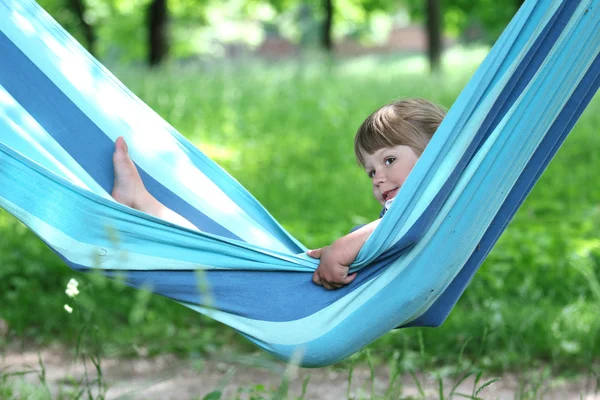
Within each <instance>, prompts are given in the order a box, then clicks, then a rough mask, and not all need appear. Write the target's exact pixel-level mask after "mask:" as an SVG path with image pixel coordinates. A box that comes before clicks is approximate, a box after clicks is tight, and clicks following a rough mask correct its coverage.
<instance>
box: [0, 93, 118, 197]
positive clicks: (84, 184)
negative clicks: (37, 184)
mask: <svg viewBox="0 0 600 400" xmlns="http://www.w3.org/2000/svg"><path fill="white" fill-rule="evenodd" d="M9 109H12V113H15V114H19V115H20V118H21V119H22V122H23V123H24V124H26V126H23V124H21V125H19V124H17V123H16V121H13V120H12V118H11V117H9V116H8V111H9ZM0 120H4V121H5V123H6V124H7V126H8V128H9V130H8V131H4V132H3V133H2V136H1V137H0V143H3V144H5V145H7V146H9V147H11V148H12V149H13V150H15V151H18V152H20V153H21V154H22V155H23V156H25V157H27V158H29V159H30V160H32V161H33V162H35V163H37V164H39V165H41V166H43V167H44V168H46V169H47V170H48V171H51V172H52V173H55V174H57V175H59V176H61V177H63V178H64V179H67V180H68V181H70V182H72V183H73V184H75V185H77V186H79V187H81V188H83V189H86V190H89V191H92V192H94V193H95V194H97V195H99V196H101V197H104V198H106V199H110V200H112V197H111V196H110V195H109V194H108V193H107V192H106V191H105V190H104V189H102V187H101V186H100V185H98V183H97V182H96V181H95V180H94V179H93V178H92V177H91V176H90V175H89V174H88V173H87V172H86V171H85V170H84V169H83V168H82V167H81V165H79V164H78V163H77V162H76V161H75V160H74V159H73V158H72V157H71V156H70V155H69V154H68V153H67V152H66V151H65V150H64V149H63V148H62V147H61V146H60V145H59V144H58V142H56V140H54V138H52V137H51V136H50V135H49V134H48V132H46V131H45V130H44V128H42V126H41V125H40V124H38V122H37V121H36V120H35V119H34V118H33V117H32V116H31V115H30V114H29V113H27V111H25V109H23V107H21V106H20V105H19V104H18V103H17V102H16V100H15V99H14V98H13V97H12V96H10V94H9V93H8V92H7V91H6V90H5V89H4V87H3V86H2V85H0ZM24 128H26V129H27V131H25V130H24ZM59 160H60V161H59Z"/></svg>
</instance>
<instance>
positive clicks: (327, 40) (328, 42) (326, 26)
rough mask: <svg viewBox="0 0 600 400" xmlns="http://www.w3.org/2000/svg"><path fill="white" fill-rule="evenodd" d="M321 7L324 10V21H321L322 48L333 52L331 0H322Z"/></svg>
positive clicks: (332, 9) (332, 10)
mask: <svg viewBox="0 0 600 400" xmlns="http://www.w3.org/2000/svg"><path fill="white" fill-rule="evenodd" d="M323 6H324V7H323V8H324V11H325V21H323V36H322V41H323V42H322V43H323V48H324V49H325V51H327V52H328V53H331V52H333V39H332V29H333V12H334V8H333V0H323Z"/></svg>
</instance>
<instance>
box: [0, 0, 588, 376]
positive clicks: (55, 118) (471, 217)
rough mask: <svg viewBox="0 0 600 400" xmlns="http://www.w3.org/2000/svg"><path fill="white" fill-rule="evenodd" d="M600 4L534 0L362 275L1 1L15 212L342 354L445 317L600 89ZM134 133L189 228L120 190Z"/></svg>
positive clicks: (53, 235) (169, 288)
mask: <svg viewBox="0 0 600 400" xmlns="http://www.w3.org/2000/svg"><path fill="white" fill-rule="evenodd" d="M599 23H600V0H563V1H559V0H528V1H527V2H526V3H525V4H524V5H523V6H522V7H521V10H520V11H519V13H518V14H517V15H516V16H515V18H514V19H513V21H512V22H511V23H510V25H509V26H508V27H507V28H506V30H505V32H504V33H503V35H502V37H501V38H500V39H499V40H498V42H497V43H496V45H495V46H494V48H493V49H492V50H491V52H490V54H489V55H488V57H487V58H486V59H485V61H484V62H483V64H482V65H481V67H480V68H479V70H478V71H477V72H476V73H475V75H474V76H473V78H472V79H471V81H470V83H469V84H468V85H467V86H466V88H465V89H464V90H463V92H462V93H461V95H460V96H459V98H458V100H457V101H456V103H455V104H454V106H453V107H452V109H451V110H450V112H449V113H448V116H447V118H446V119H445V120H444V122H443V124H442V126H441V127H440V129H439V130H438V132H437V133H436V135H435V136H434V138H433V140H432V141H431V143H430V145H429V146H428V147H427V149H426V151H425V152H424V154H423V156H422V157H421V159H420V160H419V162H418V163H417V166H416V167H415V169H414V170H413V172H412V173H411V175H410V176H409V178H408V180H407V181H406V183H405V184H404V186H403V187H402V190H401V192H400V193H399V194H398V197H397V198H396V200H395V201H394V203H393V206H392V207H391V208H390V210H389V211H388V212H387V214H386V215H385V217H384V218H383V220H382V222H381V224H380V225H379V227H378V228H377V230H376V231H375V232H374V233H373V234H372V235H371V237H370V238H369V240H368V241H367V243H366V244H365V246H364V247H363V248H362V250H361V252H360V253H359V256H358V258H357V260H356V262H355V263H354V264H353V267H352V269H353V270H360V272H359V273H358V277H357V279H356V280H355V281H354V282H353V283H352V284H351V285H349V286H347V287H344V288H342V289H339V290H335V291H326V290H324V289H323V288H321V287H319V286H316V285H314V284H313V283H312V282H311V274H312V272H313V271H314V269H315V268H316V266H317V264H318V262H317V261H316V260H312V259H310V258H309V257H307V256H306V255H305V254H304V251H305V250H306V248H305V247H304V246H302V244H300V243H299V242H298V241H297V240H295V239H294V238H293V237H292V236H291V235H290V234H289V233H287V232H286V231H285V230H284V229H283V228H282V227H281V226H280V225H279V224H278V223H277V221H275V220H274V219H273V218H272V217H271V216H270V215H269V213H268V212H267V211H266V210H265V209H264V208H263V207H262V206H261V205H260V204H259V203H258V202H257V201H256V200H255V199H254V198H253V197H252V195H251V194H250V193H248V192H247V191H246V190H245V189H244V188H243V187H241V185H240V184H239V183H237V182H236V181H235V180H234V179H233V178H232V177H230V176H229V175H228V174H227V173H226V172H224V171H223V170H222V169H221V168H220V167H219V166H217V165H216V164H215V163H213V162H212V161H211V160H210V159H208V158H207V157H206V156H205V155H203V154H202V153H201V152H199V151H198V150H197V149H196V148H195V147H193V146H192V145H191V144H190V143H189V142H188V141H187V140H186V139H184V138H183V137H182V136H181V135H180V134H179V133H177V132H176V131H175V130H174V129H173V128H172V127H171V126H169V125H168V124H167V123H166V122H165V121H163V120H162V119H161V118H160V117H159V116H158V115H157V114H155V113H154V112H153V111H152V110H151V109H149V108H148V107H147V106H146V105H144V104H143V103H142V102H141V101H140V100H139V99H138V98H137V97H135V95H133V94H132V93H131V92H130V91H128V90H127V89H126V88H125V87H124V86H123V85H122V84H121V83H120V82H119V81H118V80H117V79H116V78H115V77H114V76H113V75H111V74H110V72H108V71H107V70H106V69H104V68H103V67H102V65H100V64H99V63H98V62H97V61H96V60H94V59H93V58H92V57H91V56H90V55H89V54H88V53H87V52H86V51H85V50H83V49H82V48H81V47H80V46H79V45H78V44H77V43H76V42H75V40H74V39H73V38H72V37H70V36H69V35H68V34H67V33H66V32H65V31H64V30H63V29H62V28H61V27H60V26H58V25H57V24H56V23H55V22H54V21H53V20H52V19H51V18H50V17H49V16H48V15H47V14H46V13H45V12H44V11H43V10H41V9H40V8H39V7H38V6H37V5H36V4H35V3H34V2H32V1H30V0H0V207H2V208H4V209H6V210H8V212H10V213H11V214H13V215H15V216H16V217H17V218H18V219H20V220H21V221H22V222H23V223H25V224H26V225H27V226H28V227H29V228H31V229H32V230H33V231H34V232H35V233H36V234H37V235H38V236H39V237H40V238H41V239H42V240H43V241H44V242H45V243H47V244H48V246H50V247H51V248H52V249H53V250H54V251H55V252H56V253H57V254H58V255H59V256H60V257H61V258H62V259H63V260H64V261H65V263H67V264H68V265H69V266H70V267H71V268H73V269H76V270H81V271H87V270H89V269H91V268H100V269H102V270H103V271H105V273H106V274H107V275H109V276H115V275H116V274H119V275H123V276H125V277H126V280H127V282H128V283H129V284H131V285H133V286H136V287H140V286H145V287H147V286H150V287H151V288H152V290H153V291H154V292H156V293H159V294H161V295H164V296H168V297H170V298H172V299H174V300H176V301H178V302H180V303H182V304H184V305H185V306H187V307H190V308H192V309H194V310H196V311H198V312H201V313H204V314H206V315H208V316H210V317H212V318H215V319H217V320H219V321H222V322H224V323H225V324H227V325H229V326H231V327H232V328H234V329H236V330H237V331H239V332H240V333H242V334H243V335H245V336H246V337H248V338H249V339H250V340H252V341H253V342H254V343H256V344H257V345H258V346H260V347H262V348H263V349H265V350H267V351H268V352H270V353H272V354H274V355H276V356H278V357H280V358H282V359H290V358H292V357H293V358H294V359H301V364H302V365H305V366H321V365H326V364H330V363H333V362H336V361H339V360H341V359H343V358H345V357H347V356H348V355H350V354H352V353H353V352H355V351H357V350H359V349H361V348H362V347H364V346H366V345H367V344H369V343H371V342H372V341H374V340H375V339H377V338H378V337H380V336H382V335H383V334H385V333H386V332H388V331H389V330H390V329H393V328H394V327H397V326H437V325H440V324H441V323H442V322H443V321H444V320H445V318H446V317H447V315H448V313H449V312H450V309H451V308H452V307H453V305H454V304H455V303H456V301H457V299H458V297H459V296H460V295H461V293H462V292H463V290H464V288H465V286H466V285H467V284H468V282H469V281H470V279H471V278H472V276H473V274H474V273H475V271H476V270H477V268H478V267H479V265H480V264H481V262H482V261H483V259H484V258H485V256H486V255H487V254H488V252H489V251H490V250H491V248H492V246H493V245H494V243H495V242H496V240H497V239H498V237H499V236H500V234H501V233H502V231H503V230H504V229H505V227H506V225H507V224H508V222H509V221H510V219H511V218H512V216H513V215H514V213H515V212H516V210H517V209H518V207H519V206H520V204H521V203H522V202H523V200H524V198H525V196H526V195H527V194H528V193H529V191H530V190H531V188H532V186H533V185H534V184H535V182H536V181H537V179H538V178H539V176H540V174H541V173H542V172H543V170H544V169H545V168H546V166H547V164H548V162H549V161H550V159H551V158H552V156H553V155H554V154H555V152H556V151H557V150H558V148H559V147H560V145H561V144H562V142H563V140H564V139H565V137H566V135H567V134H568V133H569V131H570V130H571V128H572V127H573V125H574V124H575V122H576V121H577V119H578V118H579V116H580V114H581V113H582V111H583V110H584V108H585V107H586V105H587V104H588V102H589V101H590V100H591V98H592V97H593V96H594V94H595V92H596V91H597V89H598V86H599V84H600V56H599V50H600V35H599V34H598V32H600V26H599ZM121 135H122V136H124V137H125V138H126V140H127V142H128V143H129V148H130V150H131V155H132V158H133V160H134V162H135V163H136V165H137V167H138V168H139V170H140V172H141V175H142V178H143V179H144V181H145V182H146V185H147V187H148V189H149V190H150V192H151V193H152V194H153V195H154V196H155V197H157V198H158V199H159V200H160V201H161V202H163V203H164V204H166V205H167V206H168V207H170V208H171V209H173V210H175V211H176V212H178V213H180V214H181V215H182V216H184V217H185V218H187V219H188V220H189V221H191V222H192V223H193V224H194V225H196V226H197V227H198V229H199V231H193V230H188V229H185V228H181V227H178V226H175V225H173V224H170V223H168V222H165V221H162V220H160V219H157V218H154V217H152V216H149V215H146V214H144V213H141V212H139V211H136V210H133V209H130V208H128V207H125V206H123V205H121V204H118V203H116V202H115V201H113V199H112V198H111V197H110V195H109V193H110V191H111V188H112V183H113V170H112V163H111V156H112V152H113V149H114V141H115V140H116V138H117V137H118V136H121Z"/></svg>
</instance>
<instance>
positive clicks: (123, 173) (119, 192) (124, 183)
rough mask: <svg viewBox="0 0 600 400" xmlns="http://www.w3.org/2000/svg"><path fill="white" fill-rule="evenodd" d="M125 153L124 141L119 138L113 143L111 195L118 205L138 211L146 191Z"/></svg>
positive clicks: (125, 144) (133, 165) (125, 145)
mask: <svg viewBox="0 0 600 400" xmlns="http://www.w3.org/2000/svg"><path fill="white" fill-rule="evenodd" d="M127 151H128V150H127V143H125V139H123V137H122V136H119V137H118V138H117V141H116V142H115V152H114V154H113V165H114V167H115V184H114V186H113V191H112V194H111V195H112V197H113V198H114V199H115V200H116V201H118V202H119V203H121V204H125V205H126V206H129V207H131V208H137V209H139V202H140V200H141V199H142V198H143V196H144V195H145V194H146V193H147V191H146V187H145V186H144V183H143V182H142V178H141V177H140V174H139V173H138V170H137V168H136V167H135V164H134V163H133V161H131V158H130V157H129V154H128V153H127Z"/></svg>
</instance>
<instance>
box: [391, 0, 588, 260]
mask: <svg viewBox="0 0 600 400" xmlns="http://www.w3.org/2000/svg"><path fill="white" fill-rule="evenodd" d="M580 2H581V0H573V1H570V2H563V3H562V5H561V7H559V8H558V9H557V10H556V12H555V14H554V15H553V16H552V18H551V19H550V21H549V25H547V26H546V27H545V28H544V30H543V31H542V32H541V33H540V35H539V36H538V38H537V39H536V41H535V43H534V44H533V45H532V47H531V48H530V49H529V50H528V52H527V54H525V56H524V58H523V60H522V62H521V63H520V64H519V66H518V67H517V68H516V70H515V72H514V74H513V75H512V76H511V78H510V79H509V81H508V82H507V84H506V86H505V87H504V88H503V90H502V93H500V95H499V96H498V99H497V100H496V102H495V103H494V105H493V106H492V107H491V109H490V112H489V114H488V115H487V116H486V118H485V120H484V122H483V123H482V125H481V126H480V127H479V129H478V131H477V134H476V135H475V137H474V138H473V141H472V142H471V144H470V145H469V147H468V148H467V150H466V151H465V154H464V155H463V156H462V158H461V160H460V161H459V162H458V164H457V166H456V168H455V169H454V171H453V172H452V173H451V174H450V176H449V177H448V180H447V181H446V183H445V184H444V185H443V186H442V188H441V189H440V191H439V192H438V193H437V195H436V196H435V197H434V199H433V200H432V202H431V203H430V205H429V206H428V207H427V209H426V210H425V211H424V212H423V214H422V215H421V217H419V219H418V220H417V221H416V222H415V224H414V225H413V227H412V228H411V229H410V230H409V231H408V232H407V234H406V235H405V236H404V237H403V238H401V239H400V240H399V241H398V242H397V243H396V244H395V245H394V246H393V247H391V248H390V249H388V250H387V251H386V252H384V253H383V254H382V255H381V259H387V258H389V257H392V258H394V257H398V255H399V254H401V253H402V252H404V251H405V250H406V249H407V248H409V247H410V246H412V245H413V244H414V243H415V242H416V241H418V240H419V239H420V238H421V237H423V235H424V234H425V232H427V230H428V229H429V227H430V226H431V224H432V223H433V220H434V219H435V217H436V216H437V214H438V213H439V210H440V209H441V208H442V206H443V205H444V203H445V201H446V199H447V198H448V196H449V195H450V192H451V191H452V189H453V188H454V186H455V185H456V182H457V181H458V179H459V178H460V175H461V174H462V172H463V170H464V169H465V168H466V166H467V165H468V164H469V162H470V161H471V159H472V158H473V156H474V155H475V154H476V152H477V150H479V148H480V147H481V146H482V145H483V143H485V141H486V140H487V138H488V137H489V136H490V134H491V133H492V132H493V131H494V130H495V129H496V127H497V126H498V124H499V123H500V121H501V120H502V118H504V116H505V115H506V112H507V111H508V110H509V109H510V108H511V107H512V106H513V104H514V103H515V101H516V100H517V99H518V98H519V96H520V95H521V94H522V93H523V90H525V88H526V87H527V86H528V85H529V83H530V82H531V79H532V78H533V76H535V74H536V73H537V71H538V70H539V68H540V66H541V65H542V63H543V62H544V60H545V59H546V57H547V56H548V54H549V53H550V51H551V50H552V48H553V47H554V44H555V43H556V41H557V40H558V38H559V37H560V35H561V34H562V32H563V30H564V28H565V26H566V24H567V23H568V21H569V19H570V18H571V16H572V15H573V13H574V12H575V10H576V9H577V5H578V4H579V3H580Z"/></svg>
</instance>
